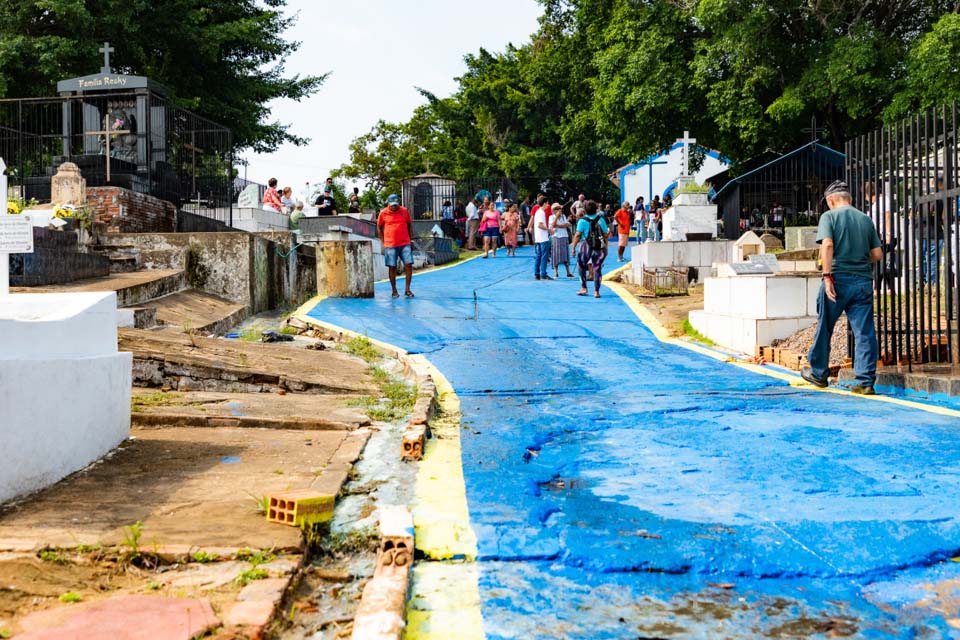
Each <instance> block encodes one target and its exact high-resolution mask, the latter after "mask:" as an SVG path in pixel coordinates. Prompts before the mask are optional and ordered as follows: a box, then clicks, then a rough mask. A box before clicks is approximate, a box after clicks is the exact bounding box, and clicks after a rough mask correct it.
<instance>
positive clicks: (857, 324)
mask: <svg viewBox="0 0 960 640" xmlns="http://www.w3.org/2000/svg"><path fill="white" fill-rule="evenodd" d="M834 284H835V287H836V290H837V301H836V302H833V301H831V300H830V298H828V297H827V295H826V293H824V290H823V284H822V283H821V284H820V295H819V296H818V297H817V315H818V318H817V333H816V335H815V336H814V338H813V346H812V347H810V353H808V354H807V360H809V361H810V368H811V369H812V370H813V375H815V376H816V377H817V378H819V379H821V380H826V379H827V377H828V376H829V375H830V338H831V337H832V336H833V327H834V325H835V324H836V323H837V320H839V319H840V314H842V313H844V312H846V314H847V322H849V323H850V329H851V331H853V338H854V340H855V343H856V350H855V351H854V355H853V372H854V374H855V376H856V381H857V384H869V385H873V383H874V382H875V381H876V379H877V356H878V353H879V351H880V348H879V346H878V345H877V330H876V326H875V325H874V323H873V280H872V279H871V278H864V277H863V276H854V275H850V274H845V273H837V274H834Z"/></svg>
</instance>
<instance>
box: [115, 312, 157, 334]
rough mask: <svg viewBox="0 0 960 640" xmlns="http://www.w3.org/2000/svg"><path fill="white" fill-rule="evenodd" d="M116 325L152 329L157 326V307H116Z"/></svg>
mask: <svg viewBox="0 0 960 640" xmlns="http://www.w3.org/2000/svg"><path fill="white" fill-rule="evenodd" d="M117 326H118V327H126V328H132V329H152V328H154V327H155V326H157V309H156V308H155V307H125V308H123V309H117Z"/></svg>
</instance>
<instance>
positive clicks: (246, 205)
mask: <svg viewBox="0 0 960 640" xmlns="http://www.w3.org/2000/svg"><path fill="white" fill-rule="evenodd" d="M237 208H238V209H259V208H260V187H259V186H258V185H255V184H248V185H247V186H246V187H244V189H243V191H241V192H240V195H239V196H238V197H237Z"/></svg>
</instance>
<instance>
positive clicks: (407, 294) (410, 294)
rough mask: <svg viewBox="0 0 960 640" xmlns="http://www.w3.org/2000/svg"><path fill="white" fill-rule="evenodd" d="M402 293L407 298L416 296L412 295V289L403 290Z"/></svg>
mask: <svg viewBox="0 0 960 640" xmlns="http://www.w3.org/2000/svg"><path fill="white" fill-rule="evenodd" d="M403 295H405V296H407V297H408V298H415V297H416V296H414V295H413V291H404V293H403Z"/></svg>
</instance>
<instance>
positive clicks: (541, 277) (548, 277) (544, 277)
mask: <svg viewBox="0 0 960 640" xmlns="http://www.w3.org/2000/svg"><path fill="white" fill-rule="evenodd" d="M540 279H541V280H553V278H551V277H550V276H540Z"/></svg>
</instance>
